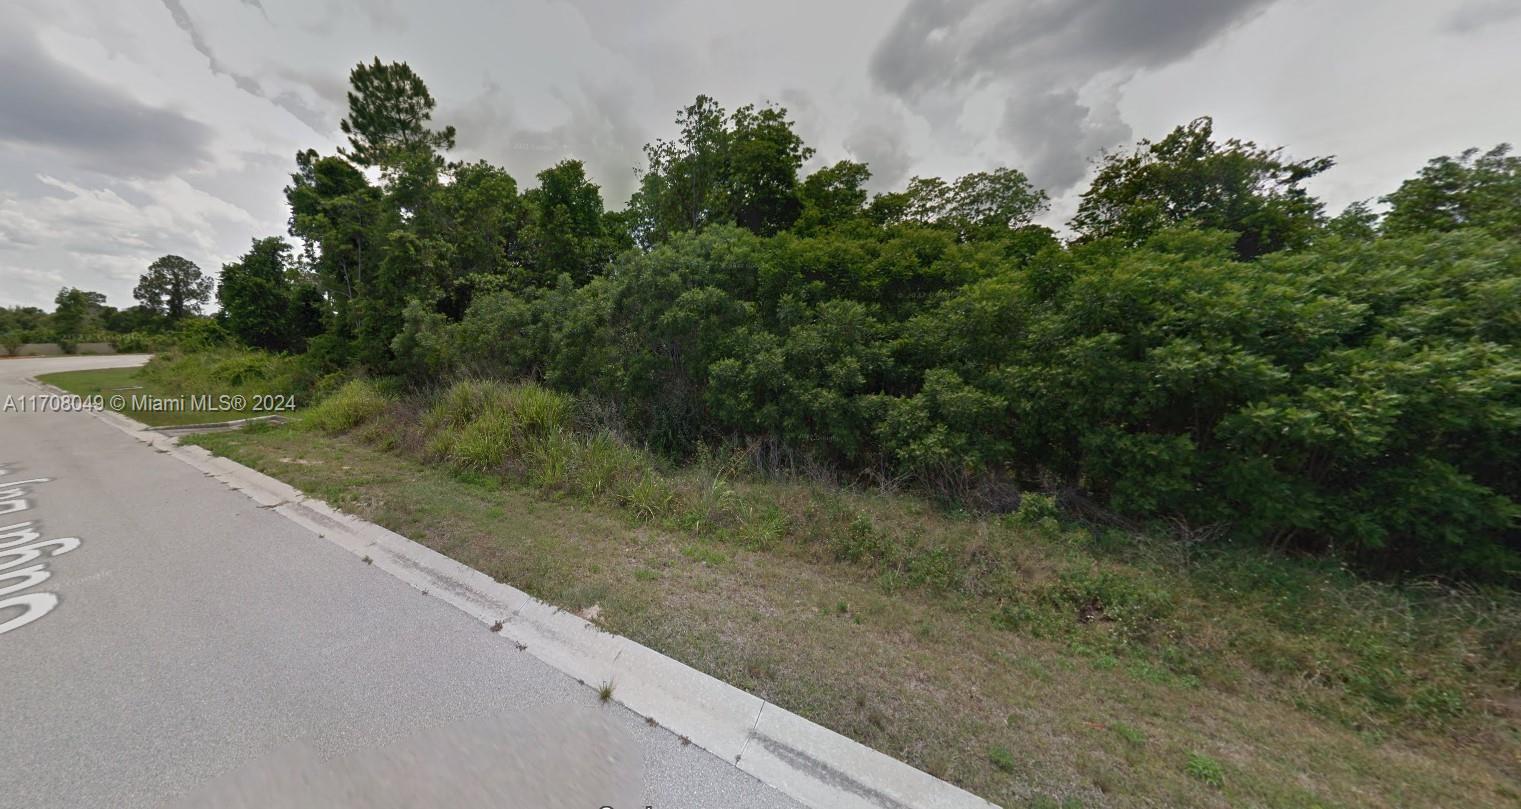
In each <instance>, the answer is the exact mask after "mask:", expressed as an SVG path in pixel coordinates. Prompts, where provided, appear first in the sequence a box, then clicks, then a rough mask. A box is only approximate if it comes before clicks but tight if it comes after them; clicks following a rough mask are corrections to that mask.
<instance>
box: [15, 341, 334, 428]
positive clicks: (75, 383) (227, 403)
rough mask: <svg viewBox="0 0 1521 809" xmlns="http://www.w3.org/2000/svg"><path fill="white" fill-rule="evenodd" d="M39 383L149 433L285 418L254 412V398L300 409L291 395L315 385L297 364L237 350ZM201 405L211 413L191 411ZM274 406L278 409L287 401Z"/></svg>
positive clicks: (180, 353)
mask: <svg viewBox="0 0 1521 809" xmlns="http://www.w3.org/2000/svg"><path fill="white" fill-rule="evenodd" d="M38 379H39V380H40V381H42V382H46V383H48V384H50V385H56V386H58V387H59V388H62V389H63V390H65V391H68V392H69V393H72V394H74V395H76V396H80V397H83V398H86V399H89V400H91V401H94V400H96V397H100V400H101V401H103V402H105V403H106V404H105V406H106V407H107V409H110V410H113V411H115V412H119V413H121V414H123V415H126V416H131V417H132V418H134V419H137V420H138V421H141V422H142V423H144V424H148V425H151V426H154V427H172V426H176V425H184V424H206V423H210V422H219V421H232V420H234V419H242V418H248V417H250V416H261V415H290V412H287V411H285V410H281V411H280V412H278V413H272V412H267V411H264V410H256V409H255V406H256V405H257V404H259V402H258V401H257V400H256V397H259V396H261V395H268V394H273V395H277V396H290V397H293V398H292V399H290V400H289V401H293V402H294V403H295V404H296V405H300V404H301V400H300V398H299V397H297V396H296V394H294V393H293V392H294V391H302V392H309V391H311V390H313V389H314V381H313V380H312V379H310V378H309V377H307V376H306V373H305V366H304V365H303V364H302V363H301V362H299V361H298V360H297V359H296V358H294V357H289V356H278V355H274V354H268V353H265V352H258V351H249V350H246V349H237V348H203V349H202V350H199V351H184V350H180V349H170V350H168V351H167V352H165V353H163V354H159V355H157V356H155V357H154V358H153V359H152V360H150V361H149V362H148V363H147V364H146V365H144V366H142V367H138V368H103V369H99V370H91V371H63V372H60V373H54V374H43V375H41V376H39V377H38ZM113 396H120V397H122V401H123V403H124V405H125V406H123V407H120V408H116V407H114V406H112V405H111V404H110V400H111V398H112V397H113ZM237 397H241V401H242V402H243V406H242V407H241V408H238V407H234V406H232V405H233V404H235V403H236V402H237V401H238V399H237ZM163 401H173V402H184V403H185V405H186V406H185V407H184V408H183V409H167V410H166V409H156V407H155V405H154V404H152V403H156V402H163ZM201 403H208V404H209V405H210V407H200V408H198V407H196V406H195V405H197V404H201ZM266 403H267V402H266ZM279 403H280V404H282V405H283V404H285V403H286V400H282V401H281V402H279Z"/></svg>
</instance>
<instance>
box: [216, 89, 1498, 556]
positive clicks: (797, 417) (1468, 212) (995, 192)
mask: <svg viewBox="0 0 1521 809" xmlns="http://www.w3.org/2000/svg"><path fill="white" fill-rule="evenodd" d="M393 74H394V76H399V77H403V78H405V81H401V82H399V83H395V84H392V83H389V82H379V81H377V80H376V78H375V77H376V76H392V75H393ZM352 78H353V79H354V83H355V88H356V91H355V93H354V94H351V96H350V102H351V106H352V109H351V111H350V112H351V115H354V116H358V117H355V118H353V119H352V120H349V121H345V128H344V131H345V132H346V133H348V135H349V138H350V146H351V147H352V149H351V151H350V152H348V153H346V156H344V155H340V156H326V157H324V156H320V155H318V154H317V153H315V152H310V151H309V152H304V153H302V154H301V155H300V156H299V158H298V161H297V168H298V171H297V173H296V174H294V175H293V176H292V183H291V185H290V187H289V188H287V189H286V193H287V199H288V201H289V202H290V204H291V208H292V219H291V234H292V235H293V236H296V237H298V238H300V239H302V240H303V241H304V242H305V245H306V249H304V250H303V251H301V253H300V256H301V258H300V259H299V260H298V259H293V258H291V254H289V253H287V251H285V249H284V247H283V246H282V245H281V244H280V242H279V241H278V240H261V241H257V242H255V250H254V251H253V252H251V253H250V255H249V256H247V257H245V258H244V259H243V260H242V261H240V262H237V263H234V264H229V265H228V266H227V268H226V269H225V270H224V282H223V283H224V290H226V293H225V294H224V296H223V302H224V305H227V306H228V307H230V311H229V312H228V313H227V314H226V317H225V319H226V321H227V323H228V324H229V326H230V327H231V328H232V329H233V331H234V332H236V333H237V334H239V335H240V336H242V338H243V339H244V340H247V341H251V342H254V343H258V344H268V345H275V344H279V345H282V346H288V347H296V344H297V343H298V342H305V343H306V348H307V353H306V355H305V358H304V367H307V368H310V369H313V370H312V371H311V373H312V374H317V373H342V372H347V371H349V370H351V369H357V370H359V371H360V372H367V373H369V374H371V375H375V376H397V377H401V378H405V379H407V380H409V381H410V383H411V384H413V385H416V386H419V387H422V388H434V387H437V386H438V383H439V382H441V381H443V382H450V381H454V380H457V379H487V380H490V379H498V380H512V381H514V382H515V381H519V380H523V379H531V380H536V381H539V382H541V383H543V384H544V385H546V386H547V387H549V388H551V389H553V390H555V391H558V392H560V393H568V394H572V395H574V396H576V397H577V398H578V399H579V400H581V401H584V402H595V403H598V405H599V406H600V407H601V409H602V411H603V413H604V416H605V418H604V421H605V422H606V423H607V424H609V425H614V426H616V427H617V428H618V429H621V430H626V431H627V434H628V435H630V436H632V437H633V438H634V439H635V440H637V441H638V442H641V443H643V444H645V445H646V446H647V447H649V448H651V449H653V450H655V451H656V452H657V453H661V454H664V455H666V456H671V457H677V458H680V457H688V456H691V455H692V454H694V453H699V452H702V451H704V449H705V448H710V447H713V446H718V445H725V444H729V445H734V446H742V447H745V448H746V449H747V451H748V452H749V453H750V457H751V460H752V461H754V462H757V463H760V464H762V465H766V466H772V467H777V466H782V467H786V466H793V467H797V466H803V465H806V466H807V467H808V468H810V469H813V470H819V469H827V470H831V472H832V473H833V474H836V475H839V476H841V477H845V478H855V479H858V480H863V481H871V482H874V483H877V484H882V485H900V484H912V485H916V486H919V487H923V488H926V489H928V490H931V491H934V492H936V493H938V494H940V495H941V496H943V497H945V498H948V499H952V500H955V501H959V502H960V503H962V504H964V505H971V506H975V507H983V508H994V509H1007V508H1013V507H1014V506H1015V505H1016V504H1017V503H1018V502H1019V497H1018V492H1020V491H1030V490H1047V491H1052V492H1056V493H1058V494H1060V495H1061V498H1062V499H1064V500H1065V501H1066V502H1068V503H1072V504H1081V505H1082V506H1083V508H1084V509H1085V510H1086V511H1087V512H1088V513H1090V514H1094V515H1101V516H1103V517H1106V518H1110V519H1118V520H1122V521H1124V522H1126V523H1127V524H1134V523H1137V522H1144V521H1158V522H1162V521H1165V522H1168V523H1171V524H1174V525H1178V526H1181V527H1183V528H1184V529H1185V530H1184V533H1185V534H1186V535H1188V536H1195V537H1196V536H1205V535H1208V536H1227V537H1233V538H1241V539H1250V540H1254V541H1260V542H1264V543H1269V544H1272V545H1275V546H1278V547H1282V548H1289V549H1295V550H1300V551H1314V552H1333V553H1336V554H1340V555H1342V556H1344V557H1346V558H1351V559H1356V560H1358V561H1360V562H1362V563H1366V564H1368V565H1370V566H1373V567H1382V568H1384V569H1387V570H1418V571H1423V572H1445V573H1461V574H1464V575H1482V576H1489V577H1494V578H1510V577H1515V576H1518V575H1521V562H1518V560H1521V536H1518V521H1521V505H1518V503H1521V476H1518V471H1517V470H1518V469H1521V456H1518V453H1521V450H1518V449H1517V448H1518V447H1521V440H1518V439H1521V353H1518V350H1517V349H1518V344H1521V314H1518V313H1521V242H1518V241H1517V236H1518V233H1521V232H1518V231H1517V229H1516V226H1515V223H1516V221H1517V219H1518V213H1517V212H1518V211H1521V160H1517V159H1516V158H1513V157H1511V156H1510V155H1509V153H1508V151H1507V149H1506V148H1505V147H1501V148H1497V149H1494V150H1491V151H1490V152H1487V153H1485V154H1483V155H1482V156H1481V155H1478V153H1476V152H1470V153H1465V154H1464V155H1463V156H1461V157H1460V158H1457V159H1452V158H1440V159H1438V160H1435V161H1432V163H1431V164H1430V165H1429V166H1428V167H1427V168H1426V169H1425V170H1423V171H1422V172H1421V174H1420V175H1419V176H1418V177H1416V178H1413V179H1412V180H1410V181H1408V182H1406V183H1405V184H1404V185H1402V186H1401V187H1400V188H1399V189H1398V190H1396V191H1395V192H1394V193H1393V194H1391V195H1390V196H1389V197H1388V198H1387V200H1386V201H1387V202H1388V203H1389V205H1390V212H1389V214H1388V216H1387V218H1385V219H1381V218H1380V217H1379V216H1378V215H1376V214H1374V213H1372V211H1371V209H1370V208H1369V207H1368V206H1366V205H1354V206H1351V207H1349V208H1348V210H1347V211H1346V212H1345V213H1343V214H1342V215H1341V216H1338V217H1336V218H1334V219H1328V218H1327V217H1326V216H1325V215H1324V213H1323V206H1322V204H1321V203H1320V201H1319V200H1317V199H1315V198H1314V197H1313V196H1312V195H1311V194H1310V193H1309V191H1308V190H1307V189H1306V187H1305V182H1306V181H1307V180H1309V179H1310V178H1312V177H1314V176H1316V175H1317V174H1320V173H1321V172H1324V171H1327V170H1329V169H1330V168H1331V167H1332V161H1331V160H1330V159H1329V158H1312V159H1306V160H1292V159H1289V158H1287V157H1284V156H1283V154H1282V153H1281V151H1280V150H1278V149H1272V148H1265V147H1259V146H1258V145H1256V144H1254V143H1251V142H1249V141H1239V140H1230V141H1227V142H1224V143H1216V142H1215V141H1214V139H1213V131H1212V126H1211V123H1210V121H1209V120H1208V119H1207V118H1205V119H1199V120H1197V121H1194V122H1193V123H1191V124H1189V125H1187V126H1184V127H1179V128H1177V129H1176V130H1174V131H1173V132H1172V133H1171V134H1169V135H1168V136H1166V137H1164V138H1162V139H1160V140H1158V141H1156V142H1150V141H1143V142H1142V143H1141V144H1140V145H1139V146H1138V147H1137V148H1136V149H1134V150H1131V151H1127V152H1120V153H1116V154H1112V155H1109V156H1107V157H1106V158H1105V159H1104V160H1103V161H1102V163H1101V165H1100V166H1099V169H1098V171H1097V172H1096V174H1095V178H1094V181H1093V184H1092V187H1091V188H1090V189H1089V190H1088V191H1087V192H1086V193H1085V194H1084V195H1083V197H1082V204H1081V206H1080V209H1079V211H1078V213H1077V216H1076V218H1075V219H1074V220H1073V222H1072V223H1071V224H1072V227H1073V230H1074V232H1075V238H1074V239H1073V240H1072V241H1071V242H1070V243H1066V244H1064V243H1062V242H1061V241H1060V240H1059V239H1058V238H1057V237H1056V235H1055V234H1054V233H1053V232H1052V231H1050V230H1049V229H1047V228H1044V227H1040V226H1036V225H1034V224H1032V219H1033V218H1035V217H1037V216H1038V215H1039V214H1041V213H1042V212H1043V211H1044V210H1045V206H1046V196H1045V194H1044V193H1043V192H1041V191H1040V190H1039V189H1036V188H1034V187H1033V186H1031V185H1030V183H1029V181H1028V180H1027V178H1026V177H1025V175H1023V174H1022V173H1020V172H1019V171H1017V170H1014V169H1008V168H999V169H996V170H993V171H988V172H974V173H971V174H967V175H965V176H962V177H960V178H957V179H954V180H949V181H946V180H941V179H938V178H925V177H916V178H913V179H912V180H911V181H910V182H909V183H908V185H907V187H906V188H905V189H904V190H902V191H894V192H888V193H883V194H877V195H876V196H871V195H870V194H868V193H867V192H866V191H865V183H866V182H867V180H868V179H869V177H870V169H869V167H867V166H865V165H863V164H859V163H851V162H848V161H844V162H839V163H836V164H834V165H831V166H827V167H825V168H823V169H821V170H819V171H817V172H815V173H814V174H813V175H812V176H809V177H800V176H799V172H800V167H801V166H802V165H803V163H804V162H805V161H806V160H807V159H808V157H809V156H810V155H811V153H812V152H811V150H810V149H809V148H808V147H806V146H805V145H804V144H803V143H802V141H801V139H799V138H798V137H797V136H796V134H795V133H794V132H793V131H792V124H791V122H790V121H789V120H788V119H787V117H786V111H785V110H782V109H780V108H769V107H768V108H765V109H757V108H754V107H742V108H740V109H738V110H736V111H734V112H733V113H732V114H730V113H727V112H725V111H724V110H723V109H722V108H721V107H719V106H718V105H717V104H716V103H715V102H714V101H713V100H712V99H709V98H706V97H699V99H698V100H697V103H695V104H694V105H693V106H691V107H688V108H687V109H685V110H684V111H683V112H682V113H681V115H680V117H679V118H678V123H679V124H680V125H681V135H680V137H679V138H678V139H677V140H674V141H664V142H659V143H656V144H654V145H652V146H650V147H649V148H648V149H647V156H648V158H649V161H648V163H649V165H648V167H647V170H646V171H645V172H644V173H643V174H642V175H641V183H640V187H639V190H638V192H637V193H636V194H635V197H634V199H633V200H631V202H630V205H629V208H628V209H627V210H625V211H621V212H608V211H605V210H603V206H602V199H601V195H600V192H599V190H598V189H597V187H596V186H595V185H594V184H592V183H590V182H589V181H588V180H587V178H586V175H585V172H584V170H583V169H582V167H581V165H580V164H579V163H576V162H575V161H567V162H564V163H561V164H560V165H558V166H555V167H553V168H551V169H549V170H546V171H545V172H542V173H540V174H539V176H538V180H539V185H538V187H536V188H532V189H528V190H527V191H526V192H524V193H521V194H520V193H518V190H517V185H516V182H515V181H514V180H513V179H512V178H511V177H509V176H507V175H506V174H505V172H502V171H501V170H500V169H496V168H493V167H491V166H489V165H486V164H484V163H478V164H473V165H457V164H449V163H447V161H445V160H444V158H443V156H442V154H441V153H440V151H439V150H440V149H442V148H446V147H447V146H448V145H449V144H450V143H452V142H453V137H454V135H453V130H452V129H449V128H447V127H446V128H444V129H441V130H432V129H429V128H428V127H429V126H430V121H429V117H428V114H427V113H428V112H429V111H431V110H432V109H433V107H434V103H433V100H432V97H431V96H430V95H428V93H427V91H426V89H425V86H424V85H423V83H422V81H421V80H420V79H418V78H417V77H416V76H415V74H413V73H412V72H411V69H410V68H408V67H407V66H406V65H382V64H380V63H379V62H376V63H375V64H373V65H361V66H360V67H358V68H356V69H355V72H354V75H353V77H352ZM397 88H400V89H397ZM391 107H395V108H396V109H398V110H402V109H405V110H412V111H421V113H422V114H420V115H419V114H411V115H410V116H409V117H407V118H406V120H408V121H409V123H408V125H407V127H406V131H404V132H395V131H392V130H390V129H386V128H385V127H378V128H376V127H373V126H371V124H373V123H374V121H375V120H378V119H377V118H376V117H375V116H376V115H377V114H378V113H377V111H378V110H385V109H388V108H391ZM382 117H383V116H382ZM364 168H374V169H377V170H378V174H379V176H380V178H381V182H380V183H379V184H376V183H374V182H372V179H371V178H372V176H373V175H367V174H366V173H365V172H364V171H363V169H364ZM294 290H304V295H305V297H300V298H299V299H298V298H293V297H291V296H292V294H293V291H294ZM293 307H294V308H293ZM291 317H296V319H297V320H299V321H300V325H299V326H293V325H290V323H289V322H287V321H288V320H289V318H291ZM282 323H283V324H285V325H281V324H282ZM319 323H320V325H321V327H322V329H321V330H322V333H321V334H315V333H314V332H315V331H316V328H317V324H319ZM296 335H299V336H300V339H297V338H296ZM308 336H309V339H308ZM471 384H472V385H473V386H474V387H467V388H456V389H454V391H453V392H451V393H450V394H449V396H456V395H459V396H465V395H467V394H468V395H469V396H473V397H476V398H479V399H480V401H481V402H483V403H485V404H482V405H481V406H482V407H485V408H486V410H485V411H482V412H480V413H477V412H476V411H470V413H469V418H468V419H465V420H463V421H461V422H460V425H459V429H458V430H457V431H455V432H451V433H449V434H448V437H447V438H441V439H439V440H440V441H443V442H444V444H440V445H439V446H438V447H437V448H436V449H437V452H436V455H437V456H438V457H439V458H442V459H444V460H447V461H448V462H450V463H455V464H461V465H464V466H469V467H479V468H495V467H497V466H499V465H500V464H499V462H500V459H502V458H504V457H509V456H511V457H517V456H523V453H524V447H525V446H528V445H529V444H532V445H533V446H536V447H539V448H540V449H541V450H542V452H541V454H542V455H544V457H551V456H555V457H558V456H559V455H557V453H559V454H561V455H562V454H563V453H562V452H560V450H564V449H565V446H568V445H566V444H565V440H566V439H565V436H564V433H563V431H560V430H549V431H547V432H534V431H532V430H530V431H527V432H524V429H525V428H523V426H522V423H521V422H520V417H521V415H522V414H521V412H520V409H519V408H520V406H528V405H527V404H525V403H526V402H528V401H529V400H532V401H535V402H538V404H536V405H533V406H535V407H537V406H540V405H542V406H548V405H547V404H546V403H545V402H547V401H548V400H544V401H539V400H538V399H536V398H534V397H538V396H539V395H540V394H538V393H528V392H526V391H530V390H537V389H534V388H520V387H511V386H506V387H504V386H500V385H497V383H493V382H489V381H488V382H473V383H471ZM348 395H353V392H352V391H350V394H348ZM525 397H526V398H525ZM520 399H521V400H523V401H522V402H519V400H520ZM471 401H474V399H472V400H471ZM446 406H447V407H456V406H459V407H463V406H464V404H461V403H458V402H455V403H452V404H451V403H450V402H449V401H446V402H443V403H441V404H440V405H439V407H446ZM440 412H442V411H440ZM451 412H452V411H451ZM483 414H484V415H483ZM427 418H442V416H439V415H436V414H435V415H430V416H427ZM428 429H429V430H432V429H433V428H432V427H429V428H428ZM524 442H528V443H527V444H525V443H524ZM446 445H447V446H446ZM529 454H532V453H529Z"/></svg>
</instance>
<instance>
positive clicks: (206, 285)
mask: <svg viewBox="0 0 1521 809" xmlns="http://www.w3.org/2000/svg"><path fill="white" fill-rule="evenodd" d="M277 241H278V240H277ZM287 249H288V248H287ZM213 284H214V282H213V281H212V279H211V278H209V277H207V276H206V275H205V273H203V272H201V268H200V267H198V266H196V264H195V262H192V261H190V260H189V259H186V258H183V257H181V256H175V255H167V256H162V257H160V258H158V259H156V260H154V262H153V263H152V264H149V265H148V269H147V271H146V272H144V273H143V274H142V275H141V276H139V277H138V282H137V286H136V287H135V288H134V289H133V290H132V296H133V298H135V299H136V300H137V301H138V303H137V305H135V306H130V307H127V308H126V309H118V308H116V307H114V306H110V305H108V304H107V303H106V296H105V294H104V293H101V292H92V291H90V290H85V289H80V288H78V287H64V288H62V289H60V290H58V294H57V295H56V296H54V298H53V311H52V312H45V311H43V310H42V309H39V308H37V307H35V306H11V307H5V308H0V347H4V348H5V349H6V350H7V351H9V352H12V353H14V352H15V351H16V350H17V349H18V348H19V347H20V346H22V345H24V344H26V343H58V344H60V345H62V346H63V348H64V349H65V350H67V351H73V346H74V345H76V344H78V343H83V342H109V343H112V344H114V345H115V346H116V347H117V349H118V350H121V351H152V350H157V349H159V348H162V347H164V346H166V345H170V344H179V343H185V344H188V345H205V344H208V343H211V344H214V343H218V342H224V341H226V339H227V333H226V332H225V330H223V329H222V328H221V327H220V325H219V324H217V323H216V322H214V321H213V320H210V319H208V318H205V317H203V316H202V309H203V307H204V306H205V304H206V302H207V301H208V300H210V298H211V291H212V287H213Z"/></svg>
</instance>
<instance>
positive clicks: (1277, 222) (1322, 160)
mask: <svg viewBox="0 0 1521 809" xmlns="http://www.w3.org/2000/svg"><path fill="white" fill-rule="evenodd" d="M1213 135H1214V122H1213V121H1212V120H1211V119H1209V118H1199V119H1196V120H1195V121H1193V122H1192V123H1190V124H1188V125H1187V126H1180V127H1178V128H1177V129H1174V130H1173V131H1172V132H1171V133H1170V134H1169V135H1168V136H1167V137H1165V138H1163V139H1161V140H1160V141H1157V142H1155V143H1153V142H1151V141H1148V140H1143V141H1141V142H1140V144H1139V145H1138V146H1137V148H1136V149H1135V150H1134V151H1131V152H1121V153H1117V154H1112V155H1109V156H1108V157H1106V158H1105V159H1104V161H1103V163H1102V164H1101V165H1100V167H1099V171H1098V176H1097V177H1095V178H1094V181H1093V185H1092V187H1090V188H1089V189H1088V190H1087V191H1086V192H1084V193H1083V197H1082V202H1081V203H1080V204H1079V205H1078V209H1077V215H1076V216H1074V217H1073V218H1072V221H1071V223H1070V224H1071V226H1072V229H1073V230H1075V231H1077V233H1078V234H1079V236H1080V239H1081V240H1091V239H1101V238H1117V239H1120V240H1121V241H1122V242H1123V243H1125V244H1128V245H1136V244H1140V243H1141V242H1144V241H1145V240H1146V239H1147V238H1149V237H1150V236H1152V235H1153V234H1155V233H1157V232H1158V231H1161V230H1163V229H1164V228H1167V227H1170V226H1173V225H1178V224H1183V223H1193V224H1196V225H1198V226H1200V227H1203V228H1210V229H1218V230H1226V231H1230V232H1232V233H1235V234H1236V236H1237V238H1236V244H1235V251H1236V255H1237V256H1238V257H1239V258H1241V259H1253V258H1256V257H1257V256H1260V255H1263V254H1264V253H1272V252H1275V251H1278V250H1283V249H1285V248H1292V247H1301V246H1303V245H1305V244H1306V243H1308V241H1309V240H1310V238H1311V237H1312V236H1313V235H1314V232H1315V228H1316V225H1317V224H1318V222H1319V221H1320V217H1321V207H1322V206H1321V203H1320V201H1319V200H1317V199H1315V198H1314V197H1312V196H1310V194H1309V192H1308V191H1306V190H1305V189H1304V187H1303V185H1302V184H1303V183H1304V181H1305V180H1308V179H1310V178H1311V177H1314V176H1315V175H1317V174H1320V173H1321V172H1323V171H1325V170H1327V169H1329V168H1331V166H1332V165H1333V161H1332V160H1331V158H1329V157H1317V158H1313V159H1310V160H1301V161H1290V160H1288V159H1286V158H1284V157H1283V156H1282V149H1264V148H1261V147H1259V146H1257V144H1255V143H1252V142H1251V141H1241V140H1236V139H1234V138H1233V139H1231V140H1228V141H1226V142H1225V143H1223V144H1218V143H1216V142H1215V141H1214V139H1213Z"/></svg>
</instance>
